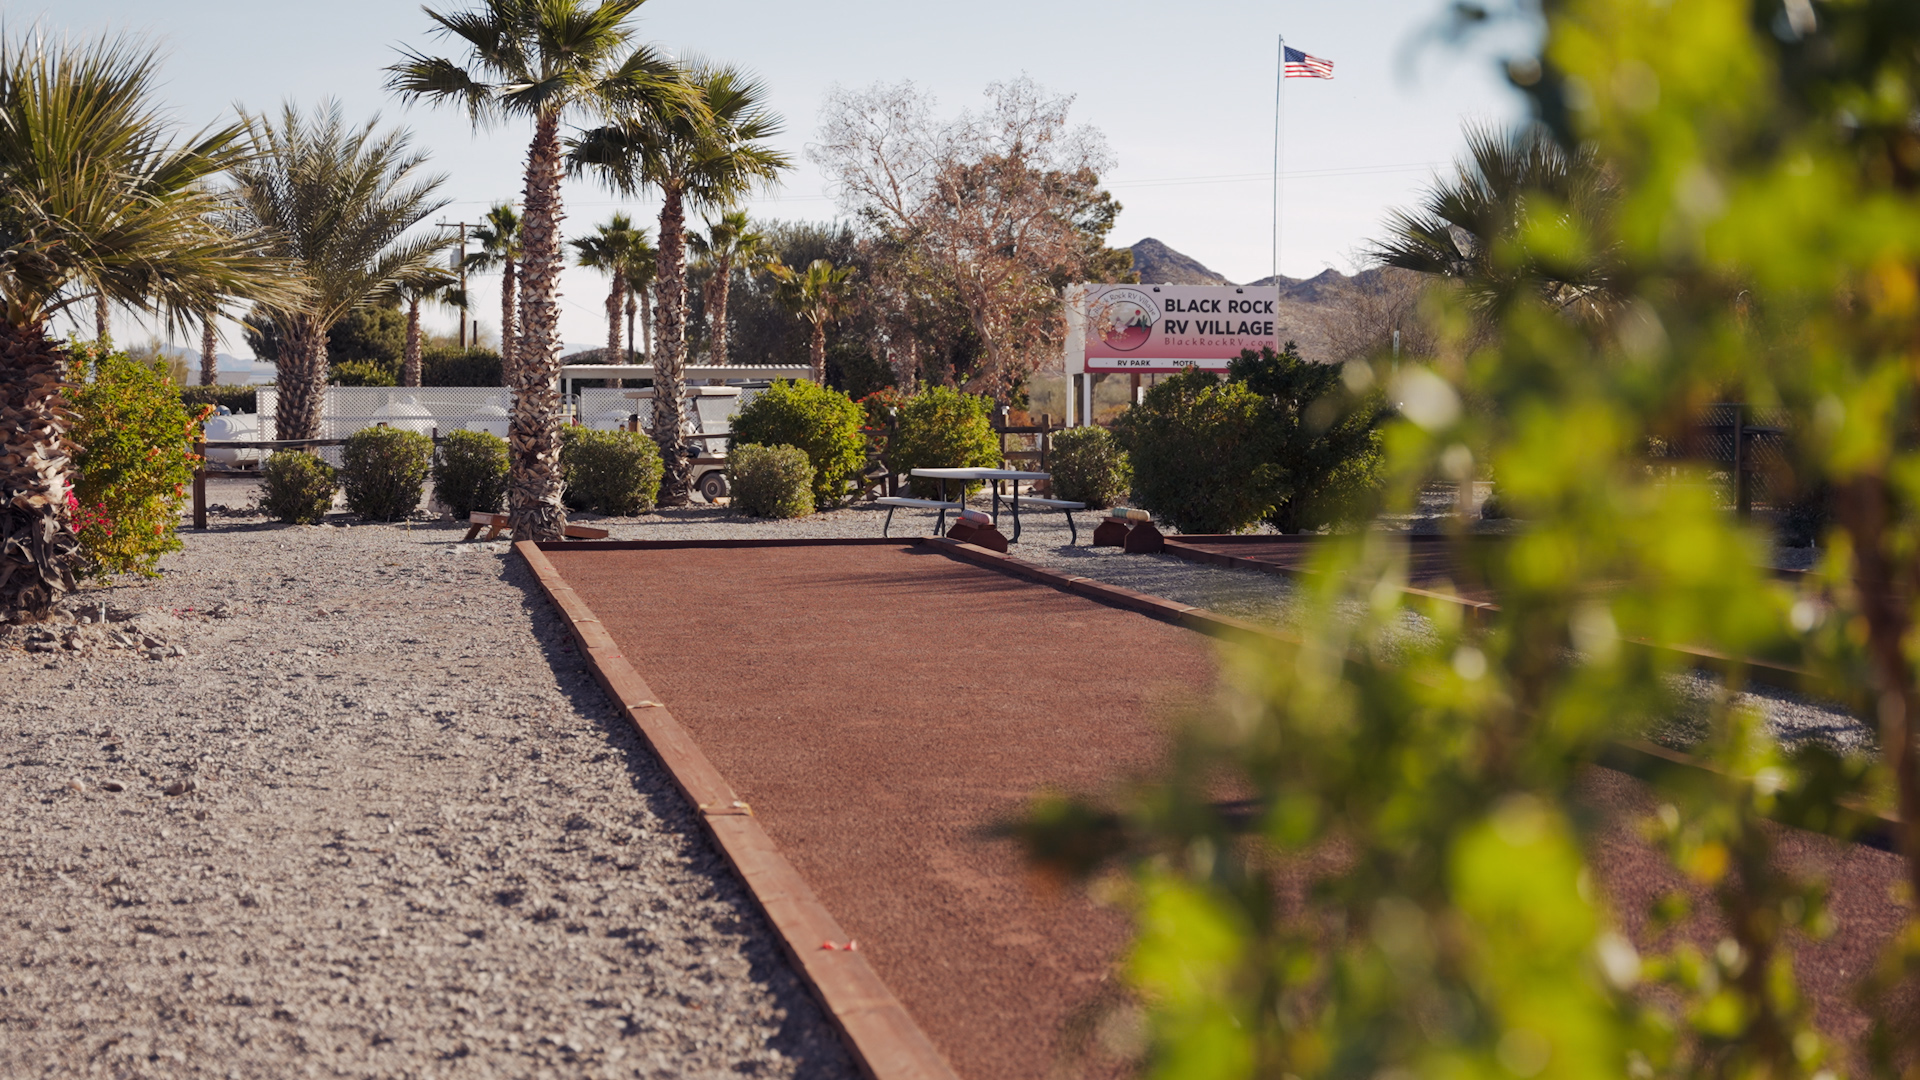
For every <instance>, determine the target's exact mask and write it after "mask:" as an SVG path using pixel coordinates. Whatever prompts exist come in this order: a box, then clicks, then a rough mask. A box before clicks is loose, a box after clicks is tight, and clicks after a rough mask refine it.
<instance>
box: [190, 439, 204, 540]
mask: <svg viewBox="0 0 1920 1080" xmlns="http://www.w3.org/2000/svg"><path fill="white" fill-rule="evenodd" d="M193 452H194V453H196V454H198V455H200V463H199V464H198V465H195V466H194V468H193V527H194V528H196V529H205V528H206V527H207V437H206V435H205V434H204V433H202V434H201V435H200V436H199V437H197V438H195V439H194V440H193Z"/></svg>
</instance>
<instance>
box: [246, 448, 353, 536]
mask: <svg viewBox="0 0 1920 1080" xmlns="http://www.w3.org/2000/svg"><path fill="white" fill-rule="evenodd" d="M337 486H338V482H337V479H336V477H335V476H334V471H333V466H331V465H329V464H327V463H326V462H324V461H321V460H320V459H319V458H318V457H315V456H314V455H312V454H309V453H307V452H306V451H304V450H275V451H274V452H273V454H272V455H271V456H270V457H268V458H267V463H266V465H265V466H264V467H262V468H261V470H260V509H261V511H262V512H264V513H266V514H267V515H268V516H269V517H271V518H273V519H274V520H275V521H284V522H286V523H287V524H289V525H312V524H314V523H315V522H317V521H319V520H320V519H321V518H323V517H326V516H327V511H328V510H330V509H332V508H333V491H334V488H335V487H337Z"/></svg>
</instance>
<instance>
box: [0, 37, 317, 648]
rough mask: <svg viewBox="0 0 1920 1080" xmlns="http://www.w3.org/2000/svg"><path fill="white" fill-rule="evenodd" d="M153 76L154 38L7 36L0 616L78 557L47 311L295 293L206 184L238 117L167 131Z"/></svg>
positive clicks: (221, 302)
mask: <svg viewBox="0 0 1920 1080" xmlns="http://www.w3.org/2000/svg"><path fill="white" fill-rule="evenodd" d="M156 82H157V62H156V60H155V57H154V55H153V53H152V52H151V51H149V50H147V49H145V48H143V47H141V46H139V45H137V44H133V43H130V42H128V41H126V40H124V39H115V38H103V39H99V40H95V41H89V42H84V43H78V44H73V43H66V42H61V41H58V40H54V41H49V40H47V39H45V38H44V37H42V36H41V35H39V34H37V33H33V34H30V36H29V37H28V38H27V39H26V40H19V39H13V38H8V37H5V36H0V616H3V615H4V614H5V613H9V612H12V613H17V614H16V615H15V616H14V617H15V618H27V619H38V618H44V617H45V616H46V615H47V614H48V613H49V612H50V611H51V609H52V607H53V604H54V602H55V601H56V600H57V599H58V598H59V596H60V595H61V594H62V593H65V592H68V591H70V590H71V589H72V588H73V583H74V581H73V578H74V573H75V571H76V569H77V567H78V565H79V563H80V561H81V558H82V556H81V553H80V550H79V541H78V540H77V539H76V537H75V536H74V531H73V522H72V521H71V520H70V519H69V517H68V511H67V497H68V494H69V493H70V491H71V490H72V486H73V467H72V462H71V459H70V447H69V446H68V444H67V423H68V421H67V414H66V402H65V401H64V400H63V398H62V396H61V393H60V384H61V381H62V379H63V378H64V377H65V374H66V366H67V355H66V349H65V347H64V346H63V345H62V344H61V343H60V342H59V341H58V340H56V339H55V338H53V337H52V336H51V335H50V334H49V333H48V326H49V324H50V322H51V320H52V319H53V318H54V317H55V316H57V315H59V314H60V313H61V312H63V311H65V310H67V309H68V308H69V307H71V306H73V305H75V304H83V303H86V302H88V301H96V314H97V313H98V311H99V307H100V305H99V304H98V300H101V299H104V300H107V301H110V302H112V303H115V304H121V305H125V306H127V307H131V308H135V309H137V310H140V311H143V312H146V313H149V314H153V315H156V316H158V317H159V318H160V319H161V321H163V322H164V323H165V324H166V326H167V328H168V330H170V331H173V330H178V331H180V332H182V333H185V332H187V331H188V330H189V329H190V328H191V327H192V326H193V325H194V324H195V323H196V322H198V321H199V320H200V319H201V318H202V317H203V316H204V313H206V312H209V311H214V310H218V309H221V308H224V307H226V306H227V305H228V304H230V303H232V302H234V301H238V300H247V299H257V300H262V301H267V302H271V303H280V302H285V301H287V300H290V299H292V298H293V297H294V295H295V293H296V289H295V288H293V287H292V286H290V285H289V284H288V283H287V282H286V281H285V280H284V279H283V277H282V271H283V269H284V268H283V267H282V266H281V265H280V264H279V263H278V262H276V261H275V260H273V259H272V258H270V257H268V256H266V255H264V254H262V252H261V250H260V245H259V243H258V238H257V237H256V236H254V235H253V234H251V233H248V232H239V231H235V230H233V229H231V228H229V227H227V225H228V224H230V223H229V222H228V221H227V219H226V211H227V210H228V206H227V204H226V202H225V200H224V199H223V198H222V196H221V195H220V194H219V193H218V192H216V191H215V190H214V189H213V188H212V187H211V186H210V185H209V182H210V181H211V180H212V179H213V178H214V177H216V176H218V175H219V174H221V173H223V172H225V171H227V170H228V169H231V168H233V167H234V166H236V165H238V164H239V163H240V162H242V161H243V160H244V159H245V157H246V154H247V143H246V128H245V127H244V126H243V125H239V124H231V125H227V126H224V127H220V128H216V129H207V130H203V131H201V132H199V133H197V134H194V135H191V136H189V137H187V138H186V139H184V140H176V137H175V134H174V130H173V127H172V124H171V122H170V121H169V119H168V114H167V113H166V112H165V111H164V110H163V109H161V107H160V106H158V105H157V104H156V103H155V102H154V100H153V90H154V87H155V84H156Z"/></svg>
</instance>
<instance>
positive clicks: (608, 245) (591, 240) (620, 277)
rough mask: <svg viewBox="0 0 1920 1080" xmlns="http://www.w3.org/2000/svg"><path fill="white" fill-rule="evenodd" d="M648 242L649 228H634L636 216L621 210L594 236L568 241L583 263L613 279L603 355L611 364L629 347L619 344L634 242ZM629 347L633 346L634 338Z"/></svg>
mask: <svg viewBox="0 0 1920 1080" xmlns="http://www.w3.org/2000/svg"><path fill="white" fill-rule="evenodd" d="M646 242H647V231H646V230H645V229H635V228H634V227H633V219H632V218H630V217H628V216H627V215H625V214H622V213H616V214H614V215H613V216H612V217H611V218H609V219H607V223H606V224H605V225H599V226H596V227H595V228H594V230H593V232H592V234H591V235H588V236H583V237H580V238H579V239H577V240H571V241H568V243H570V244H571V245H572V246H573V250H574V251H575V252H577V253H578V254H579V263H580V265H581V266H584V267H586V268H588V269H590V270H599V271H601V272H603V273H606V274H608V275H610V276H611V277H612V278H613V285H612V288H610V289H608V290H607V351H606V353H605V354H604V356H605V362H606V363H609V364H618V363H622V362H624V361H625V359H626V350H623V349H622V348H621V347H620V307H621V304H622V302H624V301H625V300H626V299H627V292H628V288H629V287H628V285H627V271H628V269H629V268H631V267H632V266H633V262H634V257H635V245H636V244H645V243H646ZM628 347H629V348H631V347H632V342H631V341H629V342H628Z"/></svg>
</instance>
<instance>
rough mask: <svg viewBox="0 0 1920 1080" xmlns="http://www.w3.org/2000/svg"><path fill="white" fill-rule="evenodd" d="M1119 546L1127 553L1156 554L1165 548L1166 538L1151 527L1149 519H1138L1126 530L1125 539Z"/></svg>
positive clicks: (1151, 523)
mask: <svg viewBox="0 0 1920 1080" xmlns="http://www.w3.org/2000/svg"><path fill="white" fill-rule="evenodd" d="M1120 546H1121V548H1122V549H1123V550H1124V551H1126V553H1127V554H1129V555H1157V554H1159V553H1160V552H1161V551H1163V550H1165V548H1166V546H1167V538H1166V537H1164V536H1162V535H1160V530H1159V529H1156V528H1154V527H1153V522H1151V521H1138V522H1135V523H1134V526H1133V528H1131V529H1129V530H1127V539H1126V541H1125V542H1124V543H1122V544H1121V545H1120Z"/></svg>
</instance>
